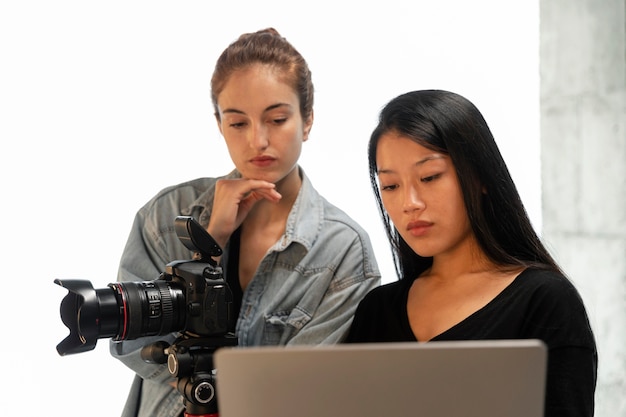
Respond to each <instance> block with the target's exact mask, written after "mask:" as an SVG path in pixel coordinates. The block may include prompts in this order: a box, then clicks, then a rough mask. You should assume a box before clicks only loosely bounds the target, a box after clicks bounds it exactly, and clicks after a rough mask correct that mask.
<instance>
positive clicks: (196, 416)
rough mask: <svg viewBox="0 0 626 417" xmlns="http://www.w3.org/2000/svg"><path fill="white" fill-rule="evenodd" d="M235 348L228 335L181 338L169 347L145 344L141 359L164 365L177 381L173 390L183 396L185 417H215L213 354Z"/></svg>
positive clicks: (215, 398)
mask: <svg viewBox="0 0 626 417" xmlns="http://www.w3.org/2000/svg"><path fill="white" fill-rule="evenodd" d="M236 345H237V338H236V337H235V336H234V335H233V334H231V333H229V334H227V335H225V336H222V337H203V338H196V337H190V336H188V335H183V336H181V337H180V338H178V339H176V341H174V343H173V344H171V345H168V344H167V343H165V342H157V343H153V344H151V345H148V346H146V347H144V348H143V349H142V351H141V356H142V358H143V359H144V360H145V361H147V362H153V363H160V364H164V363H167V369H168V370H169V372H170V374H171V375H172V376H173V377H176V378H177V381H176V389H177V390H178V392H179V393H180V394H181V395H182V396H183V404H184V405H185V417H218V416H219V413H218V410H217V389H216V380H215V374H214V370H215V369H214V366H213V353H215V351H216V350H217V349H218V348H220V347H224V346H236Z"/></svg>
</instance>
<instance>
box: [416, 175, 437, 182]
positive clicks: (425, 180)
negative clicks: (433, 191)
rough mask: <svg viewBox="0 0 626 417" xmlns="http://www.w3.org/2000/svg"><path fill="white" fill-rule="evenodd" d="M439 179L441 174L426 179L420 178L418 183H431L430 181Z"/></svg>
mask: <svg viewBox="0 0 626 417" xmlns="http://www.w3.org/2000/svg"><path fill="white" fill-rule="evenodd" d="M439 177H441V174H435V175H429V176H427V177H422V178H420V181H421V182H432V181H434V180H436V179H437V178H439Z"/></svg>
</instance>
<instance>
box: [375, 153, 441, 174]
mask: <svg viewBox="0 0 626 417" xmlns="http://www.w3.org/2000/svg"><path fill="white" fill-rule="evenodd" d="M436 159H445V155H442V154H434V155H428V156H427V157H426V158H424V159H420V160H419V161H417V162H416V163H415V164H413V166H415V167H418V166H420V165H424V164H425V163H426V162H429V161H434V160H436ZM376 172H377V173H378V174H389V173H391V172H393V170H392V169H379V170H377V171H376Z"/></svg>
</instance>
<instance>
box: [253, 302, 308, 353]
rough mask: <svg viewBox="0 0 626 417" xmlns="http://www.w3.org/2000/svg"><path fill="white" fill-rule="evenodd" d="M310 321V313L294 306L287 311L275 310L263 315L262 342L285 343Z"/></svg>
mask: <svg viewBox="0 0 626 417" xmlns="http://www.w3.org/2000/svg"><path fill="white" fill-rule="evenodd" d="M309 321H311V315H309V314H307V313H305V312H304V311H302V310H300V309H298V308H294V309H293V310H291V311H290V312H289V311H277V312H274V313H271V314H267V315H266V316H265V331H264V332H263V344H265V345H285V344H287V342H289V340H290V339H291V338H292V337H294V336H295V335H296V334H298V332H299V331H300V330H301V329H302V328H303V327H304V326H305V325H306V324H307V323H308V322H309Z"/></svg>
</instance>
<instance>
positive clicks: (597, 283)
mask: <svg viewBox="0 0 626 417" xmlns="http://www.w3.org/2000/svg"><path fill="white" fill-rule="evenodd" d="M540 85H541V93H540V96H541V105H540V111H541V124H540V126H541V164H542V176H541V179H542V206H543V208H542V217H543V219H542V221H543V231H542V236H543V238H544V241H545V242H546V244H547V246H548V248H550V250H551V251H552V253H553V255H554V256H555V258H556V259H557V261H558V262H559V263H560V264H561V265H562V266H563V268H564V269H565V271H566V272H567V273H568V275H569V276H570V278H571V279H572V281H574V283H575V284H576V286H577V287H578V289H579V290H580V292H581V295H582V296H583V299H584V301H585V304H586V306H587V308H588V311H589V315H590V319H591V323H592V326H593V328H594V330H595V334H596V339H597V342H598V353H599V371H598V388H597V391H596V416H598V417H616V416H626V1H625V0H541V2H540Z"/></svg>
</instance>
